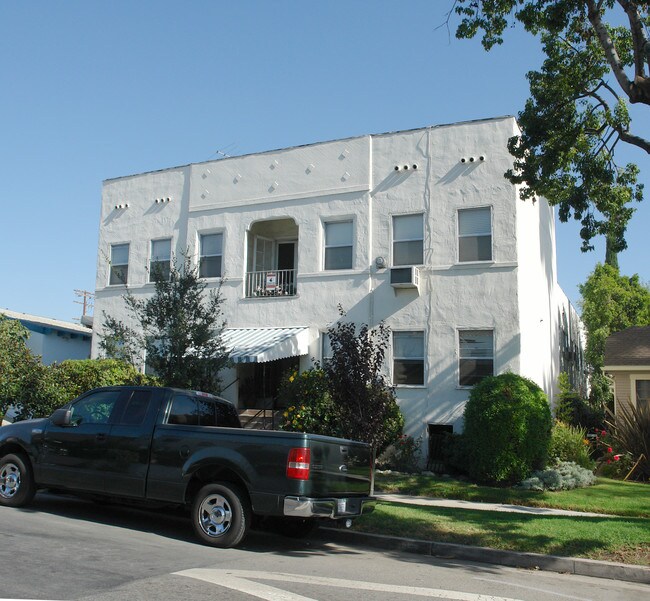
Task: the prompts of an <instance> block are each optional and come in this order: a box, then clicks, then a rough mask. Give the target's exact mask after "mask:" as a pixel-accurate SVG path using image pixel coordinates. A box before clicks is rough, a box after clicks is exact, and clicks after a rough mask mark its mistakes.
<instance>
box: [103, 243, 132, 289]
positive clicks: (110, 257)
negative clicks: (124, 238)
mask: <svg viewBox="0 0 650 601" xmlns="http://www.w3.org/2000/svg"><path fill="white" fill-rule="evenodd" d="M125 244H126V245H128V247H129V253H128V255H127V261H126V263H120V264H118V266H119V265H126V266H127V267H129V266H130V265H131V245H132V242H131V241H130V240H129V241H128V242H109V244H108V261H107V264H108V273H107V274H106V287H107V288H119V287H120V286H121V287H123V288H124V287H126V286H128V285H129V276H128V275H127V277H126V284H122V283H120V284H111V270H112V267H113V247H114V246H123V245H125Z"/></svg>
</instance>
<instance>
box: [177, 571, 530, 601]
mask: <svg viewBox="0 0 650 601" xmlns="http://www.w3.org/2000/svg"><path fill="white" fill-rule="evenodd" d="M174 575H176V576H185V577H187V578H194V579H196V580H202V581H204V582H210V583H212V584H217V585H219V586H223V587H225V588H229V589H231V590H235V591H239V592H242V593H247V594H249V595H252V596H254V597H258V598H259V599H265V600H266V601H317V600H315V599H312V598H311V597H304V596H302V595H297V594H295V593H291V592H289V591H284V590H282V589H281V588H277V587H275V586H269V585H267V584H261V583H259V582H257V581H258V580H264V581H270V582H284V583H286V582H292V583H296V584H310V585H318V586H325V587H331V588H347V589H353V590H364V591H373V592H383V593H394V594H401V595H413V596H417V597H429V598H431V599H450V600H451V601H520V600H518V599H512V598H509V597H494V596H493V595H483V594H480V593H463V592H459V591H447V590H443V589H435V588H425V587H420V586H400V585H396V584H381V583H378V582H363V581H358V580H344V579H340V578H323V577H320V576H309V575H303V574H286V573H283V572H257V571H253V570H218V569H214V570H213V569H207V568H195V569H191V570H183V571H181V572H175V573H174Z"/></svg>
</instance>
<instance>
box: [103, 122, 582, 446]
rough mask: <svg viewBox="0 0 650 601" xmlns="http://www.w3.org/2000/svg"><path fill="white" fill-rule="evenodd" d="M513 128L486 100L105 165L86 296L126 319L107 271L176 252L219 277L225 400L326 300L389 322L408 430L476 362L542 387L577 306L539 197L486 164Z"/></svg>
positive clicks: (271, 370)
mask: <svg viewBox="0 0 650 601" xmlns="http://www.w3.org/2000/svg"><path fill="white" fill-rule="evenodd" d="M518 132H519V129H518V126H517V123H516V121H515V119H514V118H512V117H500V118H495V119H486V120H482V121H473V122H466V123H456V124H453V125H442V126H435V127H426V128H422V129H415V130H411V131H402V132H394V133H386V134H381V135H367V136H361V137H357V138H349V139H344V140H335V141H330V142H322V143H317V144H311V145H307V146H300V147H296V148H288V149H282V150H275V151H269V152H263V153H257V154H252V155H247V156H241V157H232V158H226V159H221V160H215V161H209V162H206V163H199V164H192V165H186V166H184V167H177V168H171V169H165V170H162V171H156V172H152V173H144V174H141V175H133V176H127V177H120V178H117V179H111V180H107V181H105V182H104V186H103V194H102V209H101V221H100V232H99V252H98V263H97V284H96V297H95V309H96V313H97V314H98V315H101V314H103V313H104V312H105V313H106V314H108V315H112V316H114V317H117V318H119V319H122V320H123V321H125V322H127V323H129V317H128V314H127V312H126V310H125V305H124V301H123V295H124V293H125V284H127V285H128V287H129V289H130V291H131V292H132V293H133V294H134V295H136V296H137V297H144V296H146V295H150V294H152V293H153V290H154V287H153V284H152V283H151V282H150V273H151V269H152V267H153V266H154V265H155V264H160V265H161V266H162V267H166V266H169V261H170V258H171V257H172V256H177V257H178V256H181V255H183V254H184V253H186V252H189V254H190V257H191V259H192V260H193V261H195V262H196V264H197V265H198V266H199V272H200V275H201V276H203V277H204V278H206V281H207V282H208V284H209V286H210V287H211V288H212V287H217V286H219V285H221V286H222V288H221V290H222V293H223V296H224V299H225V302H224V304H223V305H222V307H223V311H224V316H225V318H226V319H227V325H228V330H227V331H226V335H225V339H226V342H227V345H228V347H229V348H230V349H232V351H233V352H232V358H233V360H234V362H235V367H234V368H232V370H230V372H229V373H227V374H224V384H225V385H226V386H227V388H226V389H225V391H224V396H227V397H228V398H229V399H231V400H232V401H234V402H235V403H236V404H237V405H238V406H239V407H240V408H242V409H243V408H247V407H261V406H263V405H264V403H265V402H268V400H269V399H271V398H272V397H273V396H274V395H275V393H276V390H277V384H278V382H279V379H280V377H281V376H282V374H283V373H285V372H286V371H287V370H289V369H296V368H300V369H305V368H307V367H309V366H310V365H311V363H312V358H317V359H323V358H326V357H327V353H328V343H327V342H328V341H327V336H326V335H325V332H326V330H327V327H328V325H329V324H331V323H333V322H335V321H336V320H337V319H338V317H339V315H338V310H337V305H339V304H340V305H341V306H342V307H343V308H344V309H345V310H346V311H347V319H348V320H351V321H354V322H356V323H358V324H361V323H368V324H370V325H376V324H377V323H379V322H380V321H382V320H383V321H385V322H386V324H387V325H388V326H390V328H391V330H392V340H391V346H390V349H389V352H388V355H387V366H386V369H387V372H388V375H389V377H390V379H391V381H392V383H393V384H394V385H395V387H396V393H397V397H398V401H399V404H400V407H401V409H402V411H403V413H404V415H405V417H406V424H407V432H408V433H409V434H411V435H414V436H420V435H423V436H424V437H425V438H426V436H427V435H428V434H431V433H434V432H439V431H442V430H452V429H456V430H459V429H461V428H462V414H463V408H464V404H465V401H466V400H467V398H468V395H469V392H470V390H471V389H472V387H473V385H474V384H476V383H477V382H478V381H479V380H480V379H481V378H483V377H485V376H487V375H492V374H498V373H502V372H505V371H512V372H515V373H519V374H522V375H524V376H527V377H529V378H531V379H533V380H535V381H536V382H537V383H538V384H539V385H540V386H541V387H542V388H543V389H544V390H545V391H546V392H547V393H548V394H549V395H550V396H551V397H552V396H553V395H554V393H555V388H556V383H557V378H558V375H559V373H560V370H561V369H562V370H564V371H567V372H569V373H570V374H571V375H572V376H573V377H574V379H579V380H582V379H583V378H584V369H583V367H582V345H581V337H580V321H579V319H578V317H577V314H576V313H575V311H574V310H573V308H572V307H571V305H570V303H569V302H568V300H567V297H566V296H565V294H564V293H563V292H562V290H561V289H560V287H559V285H558V283H557V270H556V247H555V229H554V227H555V226H554V213H553V210H552V208H550V207H549V205H548V203H547V202H546V201H545V200H544V199H538V200H536V201H527V202H523V201H521V200H520V199H519V195H518V193H519V191H518V188H517V187H515V186H513V185H512V184H510V183H509V182H508V181H507V180H506V179H505V178H504V176H503V174H504V172H505V171H506V170H507V169H508V168H509V167H511V166H512V157H511V156H510V155H509V153H508V151H507V148H506V143H507V141H508V139H509V138H510V137H511V136H513V135H516V134H517V133H518ZM100 332H101V323H99V322H96V323H95V333H96V334H98V333H100ZM98 340H99V337H98V336H96V337H94V342H93V356H97V354H98ZM580 383H581V382H574V385H575V386H579V385H580Z"/></svg>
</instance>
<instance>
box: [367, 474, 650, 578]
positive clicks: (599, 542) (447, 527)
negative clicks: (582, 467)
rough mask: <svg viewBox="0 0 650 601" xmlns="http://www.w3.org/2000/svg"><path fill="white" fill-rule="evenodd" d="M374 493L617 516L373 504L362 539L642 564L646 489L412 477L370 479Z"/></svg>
mask: <svg viewBox="0 0 650 601" xmlns="http://www.w3.org/2000/svg"><path fill="white" fill-rule="evenodd" d="M375 490H376V492H390V493H402V494H408V495H416V496H426V497H438V498H448V499H459V500H467V501H483V502H490V503H507V504H515V505H526V506H530V507H552V508H556V509H573V510H578V511H580V510H582V511H590V512H596V513H605V514H611V515H614V516H619V517H564V516H535V515H529V514H518V513H503V512H495V511H477V510H469V509H456V508H446V507H419V506H415V505H403V504H397V503H389V502H380V503H378V505H377V509H376V510H375V512H374V513H371V514H368V515H364V516H363V517H361V518H359V519H358V520H357V521H356V522H355V526H354V529H355V530H359V531H362V532H371V533H375V534H386V535H394V536H403V537H406V538H415V539H421V540H431V541H437V542H449V543H459V544H465V545H476V546H481V547H491V548H494V549H506V550H510V551H525V552H533V553H543V554H550V555H560V556H565V557H567V556H568V557H589V558H592V559H601V560H607V561H618V562H623V563H630V564H639V565H650V520H649V519H648V518H650V484H641V483H635V482H621V481H618V480H608V479H605V478H599V479H598V480H597V482H596V484H595V485H594V486H590V487H588V488H581V489H576V490H570V491H559V492H544V493H542V492H534V491H522V490H516V489H513V488H498V487H490V486H479V485H476V484H471V483H468V482H464V481H461V480H454V479H451V478H442V477H435V476H420V475H397V474H377V477H376V482H375Z"/></svg>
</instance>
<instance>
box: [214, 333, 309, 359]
mask: <svg viewBox="0 0 650 601" xmlns="http://www.w3.org/2000/svg"><path fill="white" fill-rule="evenodd" d="M314 339H315V336H313V335H312V334H311V332H310V329H309V328H308V327H296V328H226V329H225V330H224V331H223V334H222V340H223V342H224V344H225V346H226V349H227V350H228V351H229V352H230V359H231V361H233V363H266V362H267V361H277V360H278V359H285V358H287V357H299V356H301V355H307V354H308V353H309V344H310V342H312V341H313V340H314Z"/></svg>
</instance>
